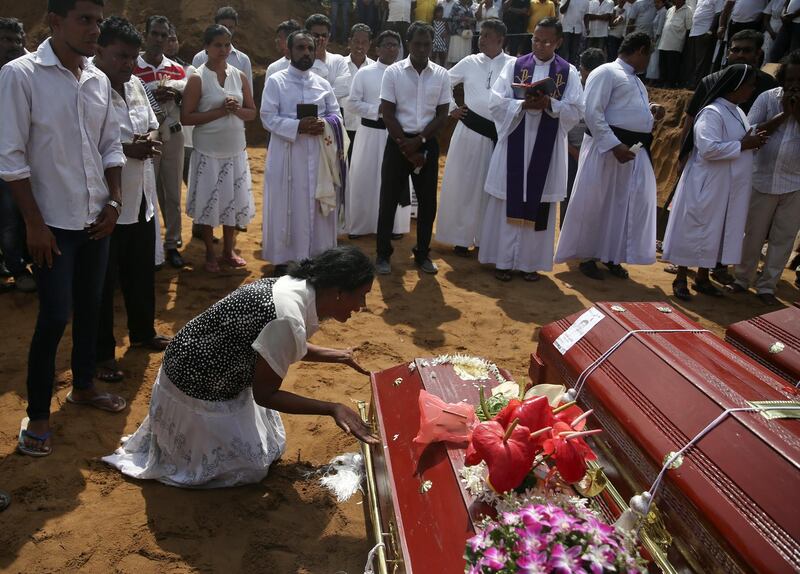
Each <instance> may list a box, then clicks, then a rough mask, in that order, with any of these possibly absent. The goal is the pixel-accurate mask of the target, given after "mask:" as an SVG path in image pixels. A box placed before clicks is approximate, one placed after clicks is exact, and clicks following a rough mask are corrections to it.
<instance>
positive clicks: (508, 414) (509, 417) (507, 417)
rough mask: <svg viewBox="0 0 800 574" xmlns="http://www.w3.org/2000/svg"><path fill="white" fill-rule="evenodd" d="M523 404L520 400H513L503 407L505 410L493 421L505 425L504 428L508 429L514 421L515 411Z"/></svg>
mask: <svg viewBox="0 0 800 574" xmlns="http://www.w3.org/2000/svg"><path fill="white" fill-rule="evenodd" d="M521 404H522V403H521V402H520V401H519V399H511V400H510V401H508V404H507V405H506V406H504V407H503V410H501V411H500V412H499V413H497V414H496V415H495V416H494V418H493V419H492V420H494V421H497V422H499V423H500V424H501V425H503V428H508V425H510V424H511V421H513V420H514V410H515V409H516V408H517V407H518V406H520V405H521Z"/></svg>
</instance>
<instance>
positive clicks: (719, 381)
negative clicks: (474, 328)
mask: <svg viewBox="0 0 800 574" xmlns="http://www.w3.org/2000/svg"><path fill="white" fill-rule="evenodd" d="M596 307H597V308H598V309H599V310H600V311H601V312H602V313H603V314H604V315H605V317H604V318H603V319H602V320H601V321H600V322H599V323H597V324H596V325H595V326H594V327H593V328H592V329H591V330H590V331H589V332H588V333H587V334H586V335H585V336H584V337H583V338H582V339H580V340H579V341H578V342H577V343H576V344H575V345H574V346H573V347H572V348H571V349H569V350H568V351H566V353H565V354H564V355H562V354H561V353H559V351H558V350H557V349H556V348H555V347H554V341H555V339H556V338H557V337H558V336H559V335H561V334H562V333H563V332H564V331H565V330H566V329H568V328H569V327H570V325H572V324H573V323H574V322H575V321H576V320H577V318H578V317H579V316H580V315H581V314H580V313H576V314H575V315H571V316H569V317H567V318H566V319H562V320H560V321H557V322H555V323H551V324H549V325H546V326H545V327H543V328H542V329H541V332H540V335H539V346H538V349H537V356H533V357H532V362H531V376H532V378H533V379H534V382H550V383H562V384H565V385H567V386H568V387H572V386H574V385H575V382H576V379H577V378H578V377H579V376H580V374H581V373H582V372H583V371H584V369H585V368H586V367H587V366H588V365H589V364H590V363H592V362H593V361H594V360H596V359H597V358H598V357H600V356H601V355H602V354H603V353H604V352H605V351H607V350H608V349H609V348H610V347H612V345H614V344H615V343H616V342H617V341H619V340H620V339H621V338H622V337H623V336H624V335H625V334H626V333H628V332H629V331H632V330H640V329H700V328H701V327H700V326H699V325H697V324H696V323H694V322H693V321H691V320H689V319H688V318H686V317H685V316H684V315H682V314H681V313H679V312H677V311H675V310H674V309H672V308H671V307H669V306H668V305H666V304H663V303H598V304H597V305H596ZM784 387H785V382H784V381H783V380H781V379H780V378H778V377H776V376H775V375H774V374H773V373H771V372H770V371H768V370H766V369H765V368H763V367H761V366H760V365H759V364H757V363H755V362H754V361H752V360H751V359H750V358H749V357H746V356H743V355H742V354H741V353H739V352H738V351H737V350H735V349H734V348H733V347H731V346H730V345H728V344H727V343H725V342H723V341H722V340H720V339H719V338H717V337H716V336H714V335H713V334H712V333H709V332H704V333H685V332H682V333H669V334H636V335H634V336H631V337H630V338H629V339H628V340H626V342H624V343H623V344H622V345H621V346H620V347H619V348H618V349H617V350H616V351H615V352H614V353H613V354H611V355H610V356H609V357H608V359H607V360H605V361H604V362H603V363H602V364H601V365H600V366H599V368H597V369H596V370H595V371H594V372H593V374H592V375H591V376H590V377H589V378H588V383H587V384H586V386H585V388H584V390H583V391H582V392H581V393H580V395H579V396H578V402H579V404H581V406H583V407H584V408H587V409H588V408H594V409H595V416H596V419H597V421H598V422H599V426H600V427H602V428H603V430H604V431H605V432H604V433H603V434H601V435H599V437H598V438H599V439H600V440H597V441H595V444H596V446H597V447H598V448H599V450H601V451H602V452H604V453H605V454H606V455H607V456H608V459H609V460H610V461H611V464H612V465H613V466H614V468H606V471H607V473H608V474H609V476H610V477H611V479H612V482H614V484H615V485H616V486H617V487H618V490H619V491H621V492H623V493H624V496H625V497H629V496H631V495H632V494H633V493H638V492H642V491H643V490H645V489H647V488H649V486H650V485H651V484H652V482H653V480H654V479H655V477H656V475H657V473H658V471H659V470H660V469H661V465H662V464H663V461H664V458H665V455H667V454H668V453H670V452H672V451H677V450H679V449H680V448H681V447H682V446H684V445H685V444H686V443H688V442H689V441H690V440H691V439H692V438H693V437H694V436H695V435H696V434H697V433H698V432H699V431H701V430H702V429H704V428H705V427H706V425H707V424H708V423H710V422H711V421H712V420H714V419H715V418H716V417H717V416H718V415H720V413H721V412H722V411H723V410H725V409H727V408H731V407H738V406H748V405H747V403H746V402H745V401H748V400H749V401H763V400H783V401H785V400H791V399H792V398H793V397H791V396H789V395H787V394H786V393H787V391H786V390H784ZM617 481H619V484H618V483H617ZM655 503H656V506H657V507H658V508H659V510H660V513H661V514H662V516H663V517H664V521H665V523H666V527H667V530H668V531H669V532H670V534H671V535H672V538H673V542H672V546H671V548H670V549H669V556H670V560H672V559H673V557H674V556H676V553H677V556H678V560H676V562H684V563H686V564H688V565H689V568H690V569H692V570H694V571H697V572H725V573H729V572H765V573H767V572H768V573H779V572H796V571H798V570H800V543H799V542H798V540H800V421H799V420H767V419H766V418H765V417H763V416H762V415H760V414H755V413H735V414H733V415H731V416H729V417H728V418H727V419H725V420H724V422H722V423H721V424H720V425H719V426H718V427H717V428H716V429H715V430H713V431H712V432H711V433H709V434H708V435H707V436H706V437H705V438H704V439H703V440H702V441H700V442H699V443H698V444H697V445H696V447H695V448H694V449H693V450H690V451H688V453H687V456H686V457H685V460H684V462H683V464H682V466H680V467H679V468H678V469H676V470H671V471H669V472H668V473H667V476H666V479H665V481H664V484H663V485H662V488H661V490H660V491H659V493H658V495H657V497H656V500H655Z"/></svg>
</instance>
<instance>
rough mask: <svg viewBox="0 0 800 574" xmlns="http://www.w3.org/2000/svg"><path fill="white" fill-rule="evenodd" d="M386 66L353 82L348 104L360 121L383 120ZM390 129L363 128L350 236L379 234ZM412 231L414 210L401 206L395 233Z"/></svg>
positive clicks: (354, 164)
mask: <svg viewBox="0 0 800 574" xmlns="http://www.w3.org/2000/svg"><path fill="white" fill-rule="evenodd" d="M385 70H386V65H385V64H381V63H380V62H375V63H374V64H370V65H369V66H362V67H361V69H360V70H358V72H356V75H355V77H354V78H353V85H352V87H351V90H350V97H349V98H348V103H349V106H350V108H352V110H353V111H354V112H355V113H357V114H358V115H359V116H360V117H362V118H366V119H367V120H372V121H377V120H378V119H379V117H380V112H379V108H380V104H381V81H383V72H384V71H385ZM387 137H388V132H387V131H386V129H378V128H374V127H369V126H365V125H359V126H358V130H357V131H356V140H355V143H354V144H353V157H352V159H351V160H350V173H349V175H348V178H347V196H346V197H347V199H346V201H345V210H346V222H347V232H348V233H349V234H351V235H369V234H372V233H376V232H377V231H378V210H379V208H380V195H381V165H382V164H383V152H384V150H385V149H386V138H387ZM410 229H411V206H410V205H408V206H406V207H400V206H399V205H398V206H397V210H396V211H395V214H394V228H393V233H408V232H409V230H410Z"/></svg>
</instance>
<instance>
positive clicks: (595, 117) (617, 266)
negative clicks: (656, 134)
mask: <svg viewBox="0 0 800 574" xmlns="http://www.w3.org/2000/svg"><path fill="white" fill-rule="evenodd" d="M651 47H652V46H651V40H650V37H649V36H648V35H647V34H644V33H643V32H634V33H633V34H629V35H628V36H626V37H625V39H624V40H623V42H622V44H621V45H620V49H619V57H618V58H617V60H615V61H614V62H611V63H609V64H604V65H602V66H599V67H598V68H595V70H594V71H592V73H591V74H589V78H588V79H587V81H586V91H585V98H584V102H585V107H586V111H585V117H586V132H587V133H586V136H585V137H584V140H583V146H582V147H581V154H580V158H579V160H578V173H577V175H576V176H575V184H574V186H573V188H572V195H571V197H570V200H569V207H568V208H567V214H566V217H565V219H564V226H563V228H562V230H561V236H560V237H559V241H558V249H557V250H556V257H555V260H556V262H557V263H562V262H565V261H568V260H570V259H584V261H583V262H582V263H581V264H580V270H581V272H582V273H583V274H584V275H586V276H587V277H590V278H592V279H603V278H604V275H603V272H602V271H601V270H600V269H599V268H598V267H597V264H596V261H597V260H599V261H602V262H603V263H604V264H605V266H606V267H607V268H608V270H609V272H610V273H611V274H612V275H614V276H615V277H619V278H621V279H627V277H628V271H627V270H626V269H625V268H624V267H622V265H621V264H622V263H632V264H637V265H647V264H650V263H654V262H655V260H656V192H657V189H656V178H655V174H654V173H653V165H652V163H651V161H650V155H649V149H650V144H651V142H652V139H653V136H652V131H653V123H654V117H653V114H654V113H655V114H656V115H657V116H658V117H659V118H660V117H663V115H664V108H663V107H662V106H659V105H656V104H650V101H649V99H648V96H647V89H646V88H645V87H644V84H642V81H641V80H640V79H639V78H637V77H636V74H639V73H642V72H644V71H645V70H646V69H647V64H648V62H649V60H650V53H651Z"/></svg>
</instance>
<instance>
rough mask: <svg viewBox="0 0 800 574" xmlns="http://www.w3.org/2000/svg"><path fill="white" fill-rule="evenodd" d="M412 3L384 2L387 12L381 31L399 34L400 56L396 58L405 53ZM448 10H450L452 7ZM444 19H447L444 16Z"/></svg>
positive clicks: (397, 0)
mask: <svg viewBox="0 0 800 574" xmlns="http://www.w3.org/2000/svg"><path fill="white" fill-rule="evenodd" d="M412 3H413V2H412V0H386V4H387V6H388V11H387V12H386V23H385V24H384V26H383V29H384V30H394V31H395V32H397V33H398V34H400V39H401V40H402V41H403V43H402V44H400V54H399V55H398V58H403V56H404V55H405V52H406V33H407V32H408V27H409V26H410V25H411V5H412ZM450 9H451V10H452V6H451V7H450ZM445 19H447V17H446V16H445Z"/></svg>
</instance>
